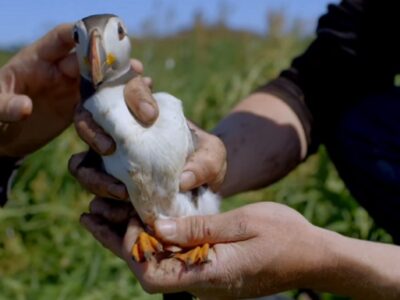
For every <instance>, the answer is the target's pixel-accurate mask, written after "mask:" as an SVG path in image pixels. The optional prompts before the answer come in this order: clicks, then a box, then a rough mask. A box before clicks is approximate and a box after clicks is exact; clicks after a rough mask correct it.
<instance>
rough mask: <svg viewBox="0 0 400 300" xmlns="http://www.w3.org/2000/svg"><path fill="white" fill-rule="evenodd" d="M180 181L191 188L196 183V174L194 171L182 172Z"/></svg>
mask: <svg viewBox="0 0 400 300" xmlns="http://www.w3.org/2000/svg"><path fill="white" fill-rule="evenodd" d="M180 181H181V185H183V186H185V187H188V188H190V187H192V186H193V185H194V184H195V183H196V176H194V173H193V172H192V171H185V172H183V173H182V175H181V179H180Z"/></svg>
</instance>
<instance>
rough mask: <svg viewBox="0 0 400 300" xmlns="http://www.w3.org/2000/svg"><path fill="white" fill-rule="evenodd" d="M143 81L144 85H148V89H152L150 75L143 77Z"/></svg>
mask: <svg viewBox="0 0 400 300" xmlns="http://www.w3.org/2000/svg"><path fill="white" fill-rule="evenodd" d="M142 79H143V82H144V84H145V85H147V86H148V87H149V89H150V90H152V89H153V79H151V77H143V78H142Z"/></svg>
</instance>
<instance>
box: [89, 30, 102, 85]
mask: <svg viewBox="0 0 400 300" xmlns="http://www.w3.org/2000/svg"><path fill="white" fill-rule="evenodd" d="M103 53H104V50H103V47H102V45H101V35H100V33H99V32H98V30H97V29H95V30H93V31H92V33H91V34H90V41H89V55H88V58H89V65H90V74H91V76H92V82H93V85H94V86H95V87H96V86H98V85H99V84H100V83H102V81H103V79H104V73H103V60H104V59H102V56H104V55H102V54H103Z"/></svg>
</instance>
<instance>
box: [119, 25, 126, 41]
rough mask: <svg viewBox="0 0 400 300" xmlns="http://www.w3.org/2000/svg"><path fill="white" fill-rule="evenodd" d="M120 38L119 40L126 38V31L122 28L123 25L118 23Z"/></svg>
mask: <svg viewBox="0 0 400 300" xmlns="http://www.w3.org/2000/svg"><path fill="white" fill-rule="evenodd" d="M118 37H119V40H122V39H123V38H124V37H125V30H124V28H123V27H122V25H121V23H118Z"/></svg>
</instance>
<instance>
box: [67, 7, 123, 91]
mask: <svg viewBox="0 0 400 300" xmlns="http://www.w3.org/2000/svg"><path fill="white" fill-rule="evenodd" d="M73 35H74V40H75V44H76V54H77V57H78V62H79V69H80V73H81V76H82V77H83V78H84V79H85V80H87V81H89V82H91V83H92V84H93V87H94V88H96V87H98V86H99V85H100V84H101V83H103V82H107V81H113V80H115V79H117V78H119V77H121V76H122V75H124V74H126V73H127V72H128V71H129V70H130V53H131V43H130V40H129V37H128V36H127V31H126V27H125V25H124V24H123V22H122V20H121V19H119V18H118V17H117V16H115V15H110V14H104V15H93V16H89V17H86V18H84V19H82V20H80V21H78V22H77V23H76V24H75V26H74V30H73Z"/></svg>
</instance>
